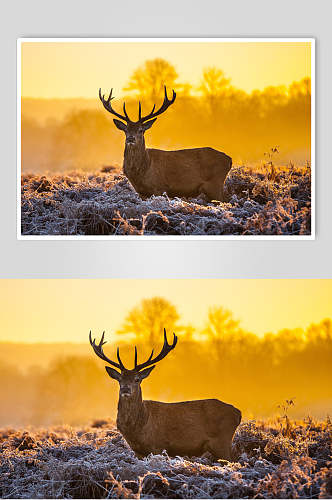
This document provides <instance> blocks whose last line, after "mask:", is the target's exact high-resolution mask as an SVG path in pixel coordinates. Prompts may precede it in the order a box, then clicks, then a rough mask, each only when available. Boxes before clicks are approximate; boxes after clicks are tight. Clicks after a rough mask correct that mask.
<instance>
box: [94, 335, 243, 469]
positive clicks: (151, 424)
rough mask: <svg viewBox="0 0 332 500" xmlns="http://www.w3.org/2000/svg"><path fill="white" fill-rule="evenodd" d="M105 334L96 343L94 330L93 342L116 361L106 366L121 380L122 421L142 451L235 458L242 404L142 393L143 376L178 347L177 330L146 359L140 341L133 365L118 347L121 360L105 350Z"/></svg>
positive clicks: (127, 436) (127, 435)
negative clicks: (141, 357) (164, 398)
mask: <svg viewBox="0 0 332 500" xmlns="http://www.w3.org/2000/svg"><path fill="white" fill-rule="evenodd" d="M104 334H105V332H103V335H102V337H101V340H100V342H99V344H96V341H95V339H94V340H92V337H91V331H90V335H89V339H90V344H91V346H92V347H93V350H94V352H95V353H96V354H97V356H99V358H101V359H102V360H103V361H106V362H107V363H109V364H110V365H111V366H105V368H106V371H107V373H108V375H109V376H110V377H111V378H113V379H115V380H117V381H118V382H119V384H120V393H119V403H118V414H117V420H116V423H117V427H118V429H119V431H120V432H121V434H122V435H123V436H124V438H125V439H126V441H127V442H128V444H129V445H130V446H131V448H132V449H133V450H134V452H135V453H136V454H137V455H138V456H139V457H142V456H145V455H148V454H149V453H154V454H158V453H161V452H162V451H163V450H166V451H167V453H168V454H169V455H170V456H177V455H181V456H201V455H205V456H209V455H212V456H213V457H214V458H216V459H224V460H231V444H232V439H233V435H234V432H235V429H236V428H237V426H238V425H239V423H240V422H241V412H240V411H239V410H238V409H237V408H235V407H234V406H232V405H230V404H227V403H223V402H222V401H219V400H218V399H202V400H196V401H182V402H179V403H163V402H161V401H149V400H143V399H142V391H141V382H142V380H144V379H145V378H146V377H148V376H149V375H150V373H151V372H152V370H153V369H154V368H155V366H156V363H158V362H159V361H161V360H162V359H163V358H165V357H166V356H167V354H169V353H170V352H171V351H172V350H173V349H174V348H175V346H176V343H177V340H178V339H177V337H176V335H175V334H173V342H172V343H171V344H169V343H168V340H167V335H166V330H165V329H164V344H163V347H162V349H161V351H160V353H159V354H158V355H157V356H154V357H153V352H154V351H153V350H152V352H151V354H150V357H149V358H148V359H147V361H145V362H143V363H138V362H137V348H136V347H135V366H134V368H133V369H128V368H125V366H124V365H123V363H122V361H121V358H120V352H119V348H118V349H117V359H118V362H115V361H112V360H111V359H110V358H108V357H107V356H106V355H105V353H104V351H103V345H104V344H105V343H106V342H104ZM112 366H113V367H114V368H117V370H115V369H114V368H112ZM118 370H119V371H118Z"/></svg>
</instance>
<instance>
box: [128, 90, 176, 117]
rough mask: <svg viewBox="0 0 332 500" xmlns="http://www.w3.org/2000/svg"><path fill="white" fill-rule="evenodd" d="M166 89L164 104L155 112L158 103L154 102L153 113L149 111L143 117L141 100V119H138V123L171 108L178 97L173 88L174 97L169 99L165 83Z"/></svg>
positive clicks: (139, 113) (139, 110)
mask: <svg viewBox="0 0 332 500" xmlns="http://www.w3.org/2000/svg"><path fill="white" fill-rule="evenodd" d="M164 90H165V97H164V102H163V103H162V105H161V106H160V108H159V109H158V110H157V111H156V112H154V110H155V108H156V105H155V104H154V105H153V108H152V111H151V113H149V114H148V115H146V116H143V117H141V103H140V102H139V109H138V118H139V119H138V122H137V123H144V122H145V121H147V120H150V119H151V118H154V117H155V116H158V115H161V114H162V113H164V111H166V109H167V108H169V106H170V105H171V104H173V102H174V101H175V98H176V92H174V90H173V95H172V99H168V97H167V89H166V85H164Z"/></svg>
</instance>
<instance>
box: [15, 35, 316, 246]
mask: <svg viewBox="0 0 332 500" xmlns="http://www.w3.org/2000/svg"><path fill="white" fill-rule="evenodd" d="M17 172H18V175H17V178H18V186H17V188H18V198H17V202H18V211H17V214H18V215H17V237H18V238H19V239H24V240H27V239H74V240H76V239H170V238H172V239H176V240H178V239H221V240H222V239H236V240H238V239H239V240H240V239H242V240H248V239H278V240H286V239H287V240H289V239H291V240H293V239H294V240H296V239H302V240H312V239H314V238H315V210H314V209H315V196H314V194H315V40H314V39H312V38H119V39H115V38H113V39H112V38H109V39H107V38H100V39H94V38H21V39H19V40H18V43H17Z"/></svg>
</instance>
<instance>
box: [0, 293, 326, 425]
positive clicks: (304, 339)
mask: <svg viewBox="0 0 332 500" xmlns="http://www.w3.org/2000/svg"><path fill="white" fill-rule="evenodd" d="M164 327H165V328H166V330H167V332H168V333H169V339H171V335H172V333H173V331H174V332H176V334H177V335H178V337H179V341H178V344H177V346H176V348H175V350H174V351H172V353H171V354H170V355H169V356H168V357H167V358H166V359H165V360H163V361H162V362H160V363H159V364H158V365H157V367H156V369H155V370H154V372H153V374H152V375H151V377H149V378H148V379H147V380H146V381H144V382H143V384H142V388H143V395H144V397H145V398H146V399H157V400H161V401H181V400H187V399H200V398H209V397H210V398H218V399H221V400H223V401H225V402H229V403H232V404H234V405H235V406H237V407H238V408H240V409H241V410H242V411H243V413H244V416H245V418H250V417H254V418H257V417H266V416H271V415H276V414H277V413H278V411H279V410H278V405H280V404H281V403H282V402H283V401H285V400H286V399H288V400H290V399H292V400H294V401H295V406H294V408H293V410H292V411H293V413H294V415H296V416H298V417H300V416H302V417H304V416H306V415H313V416H320V417H322V418H323V417H325V416H326V414H327V413H329V412H330V413H331V409H332V401H331V394H330V392H331V390H330V389H331V386H332V372H331V366H330V365H331V359H332V321H331V319H325V320H323V321H321V322H320V323H319V324H313V325H311V326H309V327H308V328H307V329H306V330H302V329H297V330H290V329H286V328H285V329H283V330H282V331H280V332H278V333H276V334H272V333H267V334H265V335H264V336H257V335H255V334H254V333H250V332H247V331H245V330H244V329H243V328H242V327H241V324H240V323H239V322H238V321H237V320H236V319H235V318H234V316H233V314H232V312H231V311H228V310H227V309H225V308H223V307H215V308H211V309H210V311H209V314H208V318H207V320H206V323H205V325H204V327H203V328H201V329H197V328H195V327H194V326H192V325H186V324H183V323H182V322H181V317H180V315H179V313H178V311H177V309H176V307H175V306H174V305H173V304H171V303H170V302H168V301H167V300H166V299H164V298H161V297H153V298H151V299H145V300H143V301H142V302H141V303H140V304H138V305H137V306H136V307H135V308H133V309H132V310H131V311H130V312H129V313H128V315H127V317H126V318H125V319H124V321H123V324H122V326H121V328H120V329H119V330H118V332H117V334H118V338H119V339H120V341H119V342H118V343H116V344H112V339H111V338H109V339H108V340H109V341H110V343H109V344H107V345H106V346H105V347H104V350H105V353H106V354H107V355H108V356H109V357H111V358H112V359H116V347H117V345H119V346H120V352H121V359H122V360H123V361H124V363H125V366H128V367H129V368H130V367H132V366H133V363H134V345H135V344H136V345H137V348H138V355H139V360H143V359H144V358H145V357H148V355H149V354H150V352H151V349H152V348H155V349H156V351H157V350H158V348H160V347H161V344H162V329H163V328H164ZM94 333H95V334H96V336H97V338H98V335H99V333H100V334H101V332H98V333H97V332H94ZM156 351H155V352H156ZM104 366H105V363H104V362H102V361H101V360H100V359H99V358H97V357H96V356H95V354H94V353H93V351H92V349H91V354H90V355H88V356H75V355H71V356H69V357H66V356H65V354H64V355H63V356H61V357H58V358H56V359H55V360H53V361H52V362H51V363H50V364H49V365H48V366H47V367H46V368H42V367H40V366H34V367H31V368H30V369H29V370H27V371H26V372H22V371H21V370H20V365H19V363H18V364H17V365H10V364H7V363H5V362H1V363H0V375H1V380H2V384H1V386H0V398H1V403H2V404H1V406H0V425H9V424H16V425H17V424H21V425H27V424H36V425H49V424H55V423H70V424H75V423H77V424H78V423H86V422H88V421H91V420H93V419H98V418H105V417H111V418H115V414H116V406H117V398H118V386H117V383H116V382H114V381H113V380H111V379H110V378H109V377H108V376H107V373H106V371H105V368H104Z"/></svg>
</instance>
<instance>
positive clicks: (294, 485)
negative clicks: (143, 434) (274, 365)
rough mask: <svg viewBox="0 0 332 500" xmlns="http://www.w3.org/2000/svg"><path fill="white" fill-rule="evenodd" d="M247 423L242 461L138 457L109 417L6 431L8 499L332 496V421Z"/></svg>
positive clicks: (0, 465)
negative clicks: (81, 425) (78, 424)
mask: <svg viewBox="0 0 332 500" xmlns="http://www.w3.org/2000/svg"><path fill="white" fill-rule="evenodd" d="M283 422H284V421H283V420H282V419H279V421H274V422H272V421H267V422H254V421H250V422H244V423H243V424H241V425H240V427H239V428H238V431H237V433H236V436H235V439H234V446H233V453H234V460H235V461H234V462H232V463H230V462H225V461H224V462H213V461H209V460H208V459H207V458H204V459H200V458H197V459H188V458H186V457H173V458H171V457H168V456H167V454H166V453H164V454H162V455H150V456H148V457H146V458H145V459H143V460H140V459H138V458H136V456H135V455H134V453H133V452H132V451H131V449H130V448H129V447H128V445H127V444H126V442H125V441H124V440H123V438H122V437H121V435H120V434H119V433H118V432H117V431H116V430H115V429H114V428H113V427H112V424H111V423H110V422H107V421H99V422H95V423H94V424H92V425H91V426H89V427H85V428H81V429H77V428H71V427H64V426H62V427H53V428H50V429H44V430H42V429H39V430H31V429H30V430H24V429H23V430H14V429H7V430H2V431H0V451H1V455H0V497H2V498H331V496H332V462H331V451H332V450H331V432H332V425H331V422H330V421H329V420H327V421H326V422H313V421H312V420H309V419H308V420H307V421H304V422H289V421H287V422H288V423H287V426H286V425H284V423H283Z"/></svg>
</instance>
